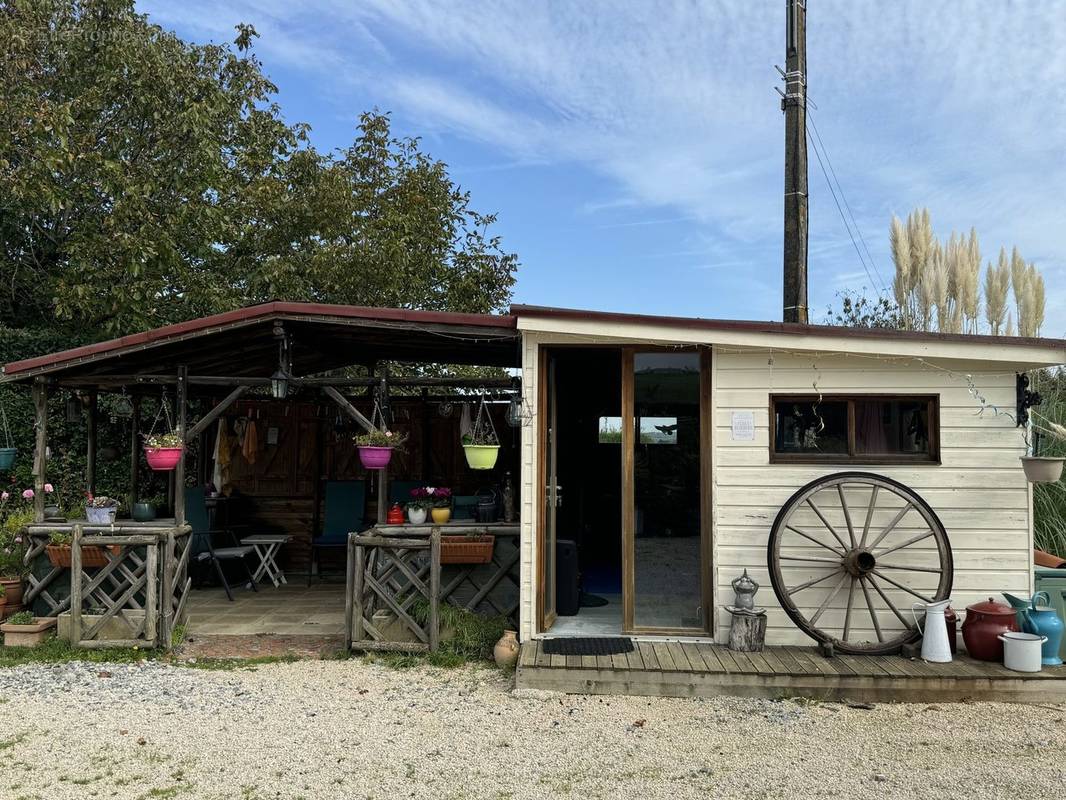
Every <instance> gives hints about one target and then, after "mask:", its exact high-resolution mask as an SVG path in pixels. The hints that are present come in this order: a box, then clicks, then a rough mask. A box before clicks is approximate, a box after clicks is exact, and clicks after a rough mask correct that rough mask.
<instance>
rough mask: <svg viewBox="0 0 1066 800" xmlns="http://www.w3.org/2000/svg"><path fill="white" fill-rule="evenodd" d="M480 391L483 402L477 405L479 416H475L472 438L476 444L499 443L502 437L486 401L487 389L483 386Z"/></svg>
mask: <svg viewBox="0 0 1066 800" xmlns="http://www.w3.org/2000/svg"><path fill="white" fill-rule="evenodd" d="M480 391H481V403H480V404H479V405H478V407H477V416H476V417H475V418H474V427H473V429H472V430H471V431H470V438H471V439H472V440H473V444H475V445H498V444H499V443H500V437H499V436H497V435H496V425H495V424H494V423H493V422H492V414H491V413H489V406H488V403H487V402H486V401H485V397H486V395H485V390H484V388H482V389H481V390H480Z"/></svg>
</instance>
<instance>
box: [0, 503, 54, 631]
mask: <svg viewBox="0 0 1066 800" xmlns="http://www.w3.org/2000/svg"><path fill="white" fill-rule="evenodd" d="M44 489H45V492H47V493H51V492H52V484H50V483H46V484H45V485H44ZM32 500H33V490H32V489H27V490H25V491H23V492H20V491H18V490H17V489H13V490H11V491H5V492H0V588H2V589H3V591H4V596H5V598H6V601H7V605H6V608H5V613H7V614H14V613H17V612H19V611H21V610H22V581H23V578H24V577H25V575H26V565H25V564H24V563H23V557H24V556H25V553H26V546H25V539H24V535H25V528H26V526H27V525H29V524H30V523H31V522H33V508H32V507H31V506H30V502H31V501H32Z"/></svg>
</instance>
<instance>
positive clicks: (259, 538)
mask: <svg viewBox="0 0 1066 800" xmlns="http://www.w3.org/2000/svg"><path fill="white" fill-rule="evenodd" d="M291 541H292V536H290V535H289V534H287V533H257V534H255V535H253V536H245V537H244V538H243V539H241V544H250V545H251V546H252V547H254V548H255V554H256V555H257V556H258V557H259V566H257V567H256V568H255V572H254V573H252V580H254V581H256V582H257V583H258V582H259V581H261V580H262V579H263V577H264V576H266V577H267V578H270V581H271V583H273V584H274V587H275V588H277V587H278V586H280V585H281V584H283V583H286V584H287V583H288V581H287V580H285V572H284V571H283V570H282V569H281V567H280V566H278V562H277V555H278V551H279V550H281V546H282V545H283V544H287V543H288V542H291Z"/></svg>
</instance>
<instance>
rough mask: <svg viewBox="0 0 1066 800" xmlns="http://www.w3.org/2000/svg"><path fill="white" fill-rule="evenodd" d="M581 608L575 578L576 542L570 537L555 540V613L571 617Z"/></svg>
mask: <svg viewBox="0 0 1066 800" xmlns="http://www.w3.org/2000/svg"><path fill="white" fill-rule="evenodd" d="M580 608H581V592H580V591H579V590H578V580H577V543H576V542H574V541H573V540H572V539H557V540H556V542H555V613H557V614H558V615H559V616H560V617H572V616H574V615H575V614H576V613H577V612H578V610H579V609H580Z"/></svg>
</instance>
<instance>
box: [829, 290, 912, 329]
mask: <svg viewBox="0 0 1066 800" xmlns="http://www.w3.org/2000/svg"><path fill="white" fill-rule="evenodd" d="M837 298H838V299H839V300H840V310H839V311H838V310H835V309H834V308H833V307H832V306H829V307H828V308H827V309H826V320H825V322H826V324H827V325H842V326H844V327H847V328H891V329H893V330H901V329H902V328H903V315H902V314H901V313H900V310H899V306H897V305H896V304H895V303H894V302H892V300H890V299H889V298H887V297H885V296H883V295H878V296H877V297H874V298H869V297H867V296H866V295H865V294H864V293H863V292H855V291H844V292H837Z"/></svg>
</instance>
